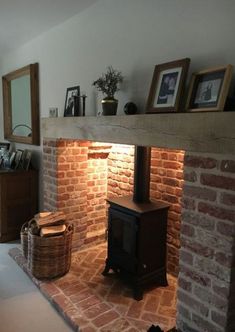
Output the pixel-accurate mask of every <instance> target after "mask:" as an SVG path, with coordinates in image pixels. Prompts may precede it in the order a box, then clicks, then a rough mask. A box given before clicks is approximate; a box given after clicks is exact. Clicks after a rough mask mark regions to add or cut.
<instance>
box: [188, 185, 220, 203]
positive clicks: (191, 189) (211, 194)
mask: <svg viewBox="0 0 235 332" xmlns="http://www.w3.org/2000/svg"><path fill="white" fill-rule="evenodd" d="M184 194H185V195H186V196H189V197H194V198H199V199H203V200H209V201H215V200H216V191H214V190H212V189H208V188H202V187H198V186H189V185H184Z"/></svg>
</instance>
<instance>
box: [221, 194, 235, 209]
mask: <svg viewBox="0 0 235 332" xmlns="http://www.w3.org/2000/svg"><path fill="white" fill-rule="evenodd" d="M220 202H221V203H223V204H225V205H229V206H232V207H234V206H235V195H233V194H228V193H222V194H221V197H220Z"/></svg>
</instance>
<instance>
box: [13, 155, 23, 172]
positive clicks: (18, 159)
mask: <svg viewBox="0 0 235 332" xmlns="http://www.w3.org/2000/svg"><path fill="white" fill-rule="evenodd" d="M22 154H23V151H22V150H16V155H15V165H14V169H18V168H20V162H21V157H22Z"/></svg>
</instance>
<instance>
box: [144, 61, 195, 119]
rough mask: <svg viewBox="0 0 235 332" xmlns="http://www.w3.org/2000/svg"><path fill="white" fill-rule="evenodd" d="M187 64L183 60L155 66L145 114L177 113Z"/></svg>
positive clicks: (188, 62)
mask: <svg viewBox="0 0 235 332" xmlns="http://www.w3.org/2000/svg"><path fill="white" fill-rule="evenodd" d="M189 64H190V59H189V58H184V59H180V60H176V61H172V62H167V63H163V64H160V65H156V66H155V69H154V73H153V78H152V82H151V86H150V91H149V96H148V100H147V107H146V113H161V112H178V111H179V109H180V103H181V97H182V94H183V90H184V86H185V81H186V78H187V73H188V68H189Z"/></svg>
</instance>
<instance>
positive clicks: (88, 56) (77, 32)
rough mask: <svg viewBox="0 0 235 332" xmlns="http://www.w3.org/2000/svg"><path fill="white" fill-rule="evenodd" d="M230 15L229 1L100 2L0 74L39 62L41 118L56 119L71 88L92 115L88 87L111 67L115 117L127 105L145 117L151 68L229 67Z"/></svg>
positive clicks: (234, 58)
mask: <svg viewBox="0 0 235 332" xmlns="http://www.w3.org/2000/svg"><path fill="white" fill-rule="evenodd" d="M234 13H235V1H234V0H197V1H195V0H100V1H98V2H97V3H96V4H94V5H93V6H91V7H89V8H88V9H87V10H85V11H83V12H82V13H81V14H79V15H77V16H74V17H72V18H71V19H69V20H68V21H66V22H65V23H63V24H61V25H59V26H57V27H55V28H53V29H51V30H50V31H48V32H47V33H44V34H43V35H41V36H39V37H38V38H36V39H34V40H32V41H31V42H29V43H27V44H25V45H23V46H22V47H21V48H19V49H17V50H16V51H15V52H13V53H11V54H8V55H7V56H5V57H4V58H2V59H1V62H0V72H1V74H2V75H3V74H5V73H7V72H9V71H12V70H14V69H17V68H19V67H21V66H24V65H27V64H29V63H33V62H39V73H40V113H41V117H46V116H48V108H49V107H58V108H59V115H60V116H62V115H63V108H64V100H65V92H66V88H67V87H71V86H74V85H80V87H81V91H82V92H83V91H84V92H85V93H86V94H87V96H88V98H87V110H86V114H87V115H96V114H97V109H98V108H99V107H100V106H99V105H100V100H101V99H102V95H101V94H99V95H98V99H97V92H96V91H95V89H94V88H93V87H92V85H91V84H92V82H93V81H94V80H95V79H96V78H98V76H99V75H100V74H101V73H102V72H104V71H105V70H106V67H107V66H108V65H112V66H113V67H114V68H116V69H118V70H121V71H122V73H123V75H124V76H125V81H124V83H123V86H122V90H121V91H120V92H119V93H118V94H117V98H118V99H119V110H118V114H122V113H123V106H124V104H125V103H126V102H127V101H130V100H132V101H134V102H136V103H137V105H138V107H139V110H140V112H144V108H145V104H146V99H147V96H148V92H149V87H150V83H151V78H152V74H153V70H154V66H155V65H156V64H160V63H164V62H167V61H173V60H177V59H180V58H184V57H190V58H191V68H190V73H191V72H192V71H195V70H200V69H203V68H208V67H211V66H212V67H213V66H216V65H223V64H227V63H231V64H234V63H235V43H234V31H235V29H234V28H235V20H234ZM0 99H2V94H1V92H0ZM0 140H3V120H2V101H1V100H0ZM21 147H22V146H21ZM23 147H24V148H25V146H23ZM35 150H36V151H40V149H37V148H35ZM38 159H39V158H38ZM38 162H39V161H38Z"/></svg>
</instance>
